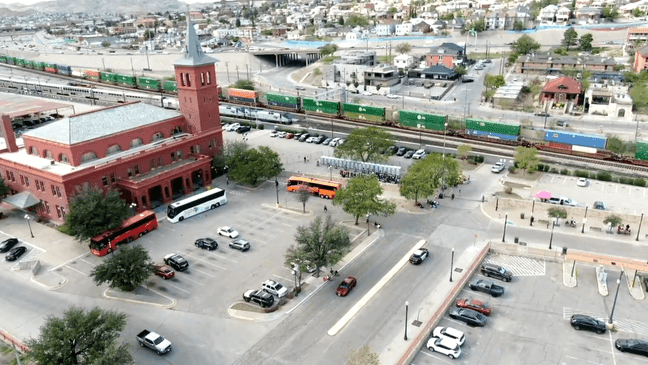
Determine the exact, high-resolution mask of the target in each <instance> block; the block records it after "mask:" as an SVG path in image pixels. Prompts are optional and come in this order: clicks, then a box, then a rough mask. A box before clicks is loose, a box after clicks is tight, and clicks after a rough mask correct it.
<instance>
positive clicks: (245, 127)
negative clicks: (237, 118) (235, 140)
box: [236, 125, 252, 134]
mask: <svg viewBox="0 0 648 365" xmlns="http://www.w3.org/2000/svg"><path fill="white" fill-rule="evenodd" d="M250 130H252V127H250V126H249V125H242V126H240V127H238V128H237V129H236V133H241V134H243V133H245V132H249V131H250Z"/></svg>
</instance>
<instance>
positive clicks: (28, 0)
mask: <svg viewBox="0 0 648 365" xmlns="http://www.w3.org/2000/svg"><path fill="white" fill-rule="evenodd" d="M43 1H56V0H0V4H11V3H20V4H25V5H31V4H34V3H38V2H43ZM178 1H180V2H182V3H187V4H193V3H200V2H203V3H209V2H210V1H209V0H178Z"/></svg>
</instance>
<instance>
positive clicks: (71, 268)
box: [65, 265, 88, 276]
mask: <svg viewBox="0 0 648 365" xmlns="http://www.w3.org/2000/svg"><path fill="white" fill-rule="evenodd" d="M65 267H67V268H68V269H70V270H74V271H76V272H78V273H79V274H81V275H83V276H88V275H86V274H84V273H82V272H81V271H79V270H77V269H75V268H73V267H71V266H67V265H65Z"/></svg>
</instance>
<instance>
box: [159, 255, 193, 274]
mask: <svg viewBox="0 0 648 365" xmlns="http://www.w3.org/2000/svg"><path fill="white" fill-rule="evenodd" d="M164 263H165V264H167V265H169V266H171V267H172V268H174V269H176V270H178V271H185V270H187V269H188V268H189V263H188V262H187V260H185V258H184V257H182V256H180V255H178V254H175V253H172V254H168V255H166V256H164Z"/></svg>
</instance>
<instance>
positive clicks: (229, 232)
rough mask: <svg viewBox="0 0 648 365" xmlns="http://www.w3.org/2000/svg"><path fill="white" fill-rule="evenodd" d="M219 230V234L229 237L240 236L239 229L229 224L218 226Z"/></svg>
mask: <svg viewBox="0 0 648 365" xmlns="http://www.w3.org/2000/svg"><path fill="white" fill-rule="evenodd" d="M217 232H218V234H219V235H221V236H225V237H229V238H236V237H238V236H239V233H238V231H236V230H235V229H234V228H232V227H229V226H223V227H218V231H217Z"/></svg>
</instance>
